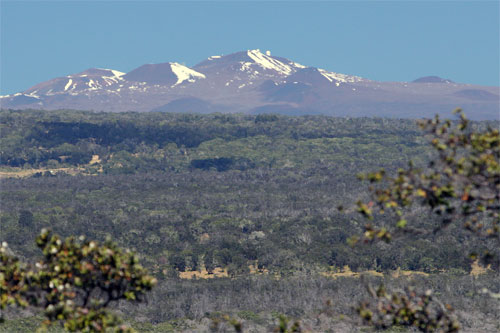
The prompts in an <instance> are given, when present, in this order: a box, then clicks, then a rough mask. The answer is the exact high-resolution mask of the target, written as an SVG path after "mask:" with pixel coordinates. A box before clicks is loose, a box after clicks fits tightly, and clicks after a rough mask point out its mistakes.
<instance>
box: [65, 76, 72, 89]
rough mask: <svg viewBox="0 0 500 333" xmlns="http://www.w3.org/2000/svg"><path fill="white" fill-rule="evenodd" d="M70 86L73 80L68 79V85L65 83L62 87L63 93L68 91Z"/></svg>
mask: <svg viewBox="0 0 500 333" xmlns="http://www.w3.org/2000/svg"><path fill="white" fill-rule="evenodd" d="M72 84H73V80H72V79H69V80H68V83H66V85H65V86H64V91H66V90H68V89H69V87H71V85H72Z"/></svg>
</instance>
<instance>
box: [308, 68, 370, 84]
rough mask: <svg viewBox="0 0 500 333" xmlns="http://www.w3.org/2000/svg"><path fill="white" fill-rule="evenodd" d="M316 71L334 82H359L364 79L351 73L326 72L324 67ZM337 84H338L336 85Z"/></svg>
mask: <svg viewBox="0 0 500 333" xmlns="http://www.w3.org/2000/svg"><path fill="white" fill-rule="evenodd" d="M318 71H319V72H320V73H321V75H323V76H324V77H325V78H326V79H327V80H328V81H330V82H334V81H336V82H337V83H338V82H344V83H345V82H350V83H352V82H360V81H364V79H363V78H361V77H359V76H351V75H346V74H340V73H334V72H328V71H326V70H324V69H321V68H318ZM337 86H338V85H337Z"/></svg>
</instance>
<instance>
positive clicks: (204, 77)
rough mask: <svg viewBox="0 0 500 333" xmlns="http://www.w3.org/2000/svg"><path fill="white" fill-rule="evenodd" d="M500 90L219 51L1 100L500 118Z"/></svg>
mask: <svg viewBox="0 0 500 333" xmlns="http://www.w3.org/2000/svg"><path fill="white" fill-rule="evenodd" d="M499 99H500V97H499V94H498V87H487V86H479V85H471V84H463V83H456V82H453V81H451V80H449V79H442V78H440V77H437V76H425V77H421V78H418V79H416V80H414V81H412V82H380V81H374V80H369V79H366V78H362V77H359V76H355V75H347V74H342V73H336V72H332V71H327V70H324V69H321V68H318V67H313V66H304V65H302V64H299V63H297V62H295V61H293V60H290V59H288V58H284V57H276V56H272V55H271V52H270V51H266V52H264V53H262V52H261V51H260V50H259V49H254V50H246V51H240V52H236V53H232V54H229V55H221V56H211V57H208V58H206V59H205V60H204V61H201V62H200V63H198V64H197V65H195V66H192V67H187V66H184V65H182V64H180V63H177V62H164V63H160V64H144V65H142V66H139V67H137V68H135V69H133V70H131V71H129V72H128V73H123V72H121V71H117V70H114V69H102V68H90V69H87V70H85V71H82V72H79V73H76V74H70V75H67V76H64V77H58V78H54V79H50V80H48V81H45V82H41V83H39V84H37V85H35V86H33V87H31V88H28V89H27V90H25V91H23V92H19V93H16V94H11V95H6V96H1V97H0V105H1V107H2V108H19V109H46V110H53V109H81V110H95V111H114V112H121V111H140V112H146V111H153V110H155V111H158V110H162V109H166V110H175V112H196V110H200V111H199V112H203V113H204V112H243V113H260V112H261V111H260V110H265V111H263V112H273V113H282V114H294V115H297V114H325V115H331V116H355V117H356V116H382V117H397V118H421V117H431V116H433V115H434V114H435V113H440V114H449V112H450V111H451V110H452V109H454V108H456V107H463V108H464V109H466V110H467V112H468V114H469V115H470V117H471V119H477V120H483V119H498V110H499V109H500V102H499Z"/></svg>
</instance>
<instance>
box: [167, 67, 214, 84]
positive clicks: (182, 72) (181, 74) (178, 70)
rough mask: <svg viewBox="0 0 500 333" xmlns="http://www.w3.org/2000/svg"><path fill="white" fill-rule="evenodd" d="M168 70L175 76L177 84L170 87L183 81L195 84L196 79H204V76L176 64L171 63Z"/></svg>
mask: <svg viewBox="0 0 500 333" xmlns="http://www.w3.org/2000/svg"><path fill="white" fill-rule="evenodd" d="M170 68H171V69H172V72H173V73H174V74H175V76H177V82H176V83H175V84H174V85H173V86H172V87H174V86H176V85H178V84H181V83H182V82H184V81H188V82H195V81H196V79H205V78H206V76H205V75H204V74H201V73H198V72H197V71H195V70H192V69H191V68H188V67H186V66H183V65H181V64H179V63H176V62H173V63H171V64H170Z"/></svg>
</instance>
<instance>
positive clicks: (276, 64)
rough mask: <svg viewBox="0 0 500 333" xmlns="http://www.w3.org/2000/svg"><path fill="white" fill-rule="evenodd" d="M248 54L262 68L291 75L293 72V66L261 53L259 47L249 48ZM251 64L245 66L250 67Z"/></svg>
mask: <svg viewBox="0 0 500 333" xmlns="http://www.w3.org/2000/svg"><path fill="white" fill-rule="evenodd" d="M247 55H248V57H249V58H250V59H252V60H253V61H254V62H255V63H256V64H257V65H259V66H260V67H262V68H265V69H271V70H274V71H276V72H278V73H280V74H283V75H290V74H292V73H293V69H292V67H291V66H289V65H287V64H284V63H282V62H281V61H278V60H276V59H274V58H272V57H271V56H269V55H265V54H263V53H261V52H260V50H259V49H256V50H248V51H247ZM251 64H252V63H245V64H244V66H245V67H249V65H251Z"/></svg>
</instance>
